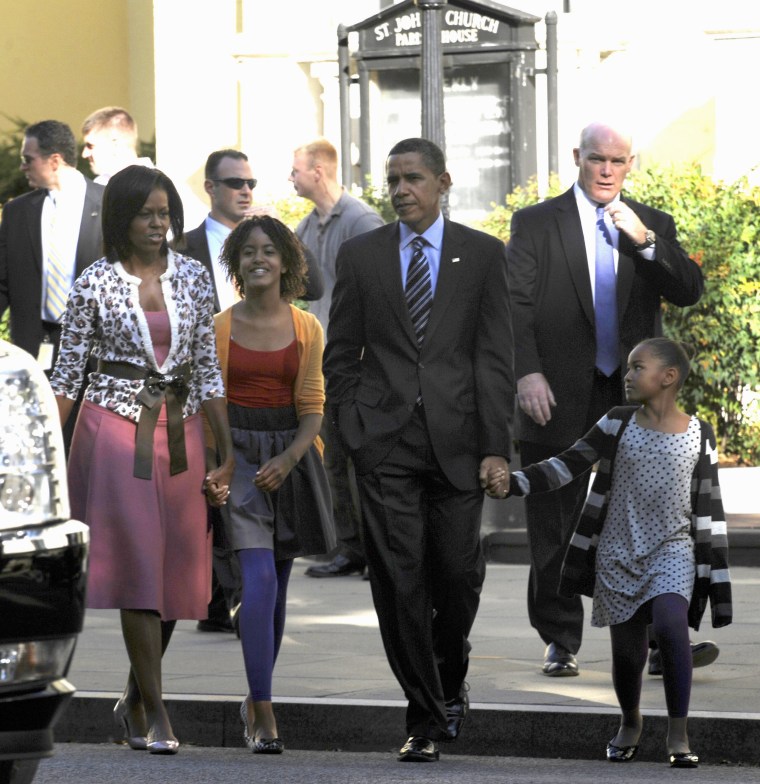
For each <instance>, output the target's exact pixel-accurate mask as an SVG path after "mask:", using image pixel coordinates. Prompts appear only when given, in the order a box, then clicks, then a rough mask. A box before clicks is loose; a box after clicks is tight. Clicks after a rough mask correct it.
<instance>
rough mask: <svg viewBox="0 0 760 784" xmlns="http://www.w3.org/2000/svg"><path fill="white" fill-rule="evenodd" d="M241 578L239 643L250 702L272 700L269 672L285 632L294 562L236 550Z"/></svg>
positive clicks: (268, 552)
mask: <svg viewBox="0 0 760 784" xmlns="http://www.w3.org/2000/svg"><path fill="white" fill-rule="evenodd" d="M237 555H238V561H239V563H240V572H241V575H242V578H243V595H242V598H241V602H240V619H239V620H240V641H241V642H242V644H243V661H244V662H245V674H246V677H247V679H248V689H249V691H250V693H251V699H252V700H254V701H258V700H271V699H272V671H273V670H274V663H275V661H277V654H278V653H279V650H280V643H281V642H282V635H283V632H284V630H285V603H286V600H287V593H288V580H289V579H290V570H291V568H292V567H293V560H292V559H288V560H283V561H275V560H274V553H273V552H272V551H271V550H265V549H263V548H258V547H257V548H251V549H248V550H238V551H237Z"/></svg>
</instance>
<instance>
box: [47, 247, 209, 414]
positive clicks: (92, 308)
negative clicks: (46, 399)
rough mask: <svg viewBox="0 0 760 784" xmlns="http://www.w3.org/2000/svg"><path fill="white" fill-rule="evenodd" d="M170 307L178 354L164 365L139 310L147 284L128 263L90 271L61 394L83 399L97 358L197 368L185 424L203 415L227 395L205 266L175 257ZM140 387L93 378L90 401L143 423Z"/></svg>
mask: <svg viewBox="0 0 760 784" xmlns="http://www.w3.org/2000/svg"><path fill="white" fill-rule="evenodd" d="M160 280H161V287H162V289H163V294H164V302H165V303H166V309H167V312H168V315H169V322H170V324H171V347H170V349H169V354H168V355H167V357H166V361H165V362H164V363H163V365H161V366H159V365H158V363H157V361H156V355H155V353H154V351H153V342H152V340H151V337H150V331H149V329H148V322H147V320H146V318H145V313H144V312H143V310H142V308H141V307H140V298H139V295H138V287H139V285H140V279H139V278H137V277H134V276H133V275H130V274H129V273H128V272H127V271H126V270H125V269H124V267H123V265H122V264H121V262H119V261H117V262H110V261H108V260H107V259H105V258H102V259H100V260H99V261H96V262H95V263H94V264H91V265H90V266H89V267H88V268H87V269H86V270H85V271H84V272H83V273H82V274H81V275H80V276H79V278H77V280H76V282H75V283H74V286H73V288H72V289H71V292H70V294H69V300H68V304H67V307H66V313H65V315H64V319H63V329H62V333H61V342H60V350H59V355H58V360H57V362H56V365H55V369H54V371H53V375H52V377H51V379H50V382H51V385H52V387H53V391H54V392H55V394H56V395H62V396H64V397H68V398H71V399H76V397H77V394H78V392H79V390H80V389H81V388H82V384H83V383H84V375H85V372H86V370H87V360H88V357H89V356H90V355H92V357H93V358H94V359H96V360H98V359H102V360H105V361H107V362H129V363H130V364H132V365H137V366H138V367H141V368H145V369H146V371H147V370H156V371H158V372H159V373H171V371H172V370H173V369H174V368H176V367H177V366H178V365H182V364H184V363H189V364H190V366H191V368H192V375H191V380H190V394H189V395H188V397H187V400H186V402H185V405H184V409H183V415H184V416H185V417H188V416H190V415H191V414H194V413H196V412H197V411H198V410H199V409H200V405H201V403H202V402H203V401H204V400H208V399H210V398H215V397H223V396H224V383H223V381H222V374H221V371H220V369H219V361H218V359H217V354H216V342H215V339H214V319H213V312H214V292H213V286H212V283H211V278H210V276H209V274H208V272H207V270H206V269H205V267H203V265H202V264H201V263H200V262H198V261H195V259H191V258H189V257H187V256H181V255H179V254H177V253H175V252H174V251H171V250H170V251H169V256H168V259H167V268H166V272H165V273H164V274H163V275H162V276H161V278H160ZM142 386H143V382H142V381H141V380H138V381H129V380H126V379H121V378H114V377H113V376H109V375H105V374H103V373H97V372H94V373H91V374H90V378H89V385H88V387H87V390H86V392H85V400H88V401H90V402H91V403H95V404H97V405H99V406H103V407H104V408H107V409H109V410H111V411H114V412H116V413H117V414H120V415H121V416H124V417H127V418H128V419H130V420H132V421H134V422H136V421H138V420H139V418H140V411H141V409H142V405H141V403H140V401H139V400H138V399H137V393H138V392H139V391H140V389H141V388H142Z"/></svg>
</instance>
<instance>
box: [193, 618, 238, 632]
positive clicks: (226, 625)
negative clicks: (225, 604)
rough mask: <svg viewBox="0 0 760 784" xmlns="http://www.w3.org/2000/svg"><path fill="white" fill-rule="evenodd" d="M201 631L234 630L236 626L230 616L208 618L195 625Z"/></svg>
mask: <svg viewBox="0 0 760 784" xmlns="http://www.w3.org/2000/svg"><path fill="white" fill-rule="evenodd" d="M195 628H196V629H197V630H198V631H199V632H234V631H235V627H234V626H233V625H232V621H231V620H230V619H229V618H206V619H205V620H203V621H198V625H197V626H196V627H195Z"/></svg>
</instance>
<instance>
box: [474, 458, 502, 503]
mask: <svg viewBox="0 0 760 784" xmlns="http://www.w3.org/2000/svg"><path fill="white" fill-rule="evenodd" d="M479 478H480V486H481V487H482V488H483V489H484V490H485V491H486V495H488V496H490V497H491V498H506V497H507V495H508V494H509V463H507V461H506V460H505V459H504V458H503V457H499V456H497V455H489V456H488V457H484V458H483V459H482V460H481V461H480V473H479Z"/></svg>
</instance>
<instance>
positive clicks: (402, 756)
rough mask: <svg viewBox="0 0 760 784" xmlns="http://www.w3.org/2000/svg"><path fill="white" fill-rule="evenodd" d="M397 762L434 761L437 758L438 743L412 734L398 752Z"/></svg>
mask: <svg viewBox="0 0 760 784" xmlns="http://www.w3.org/2000/svg"><path fill="white" fill-rule="evenodd" d="M398 759H399V762H435V761H436V760H437V759H438V744H437V743H436V742H435V741H434V740H430V738H423V737H422V736H421V735H412V737H411V738H409V740H407V742H406V743H405V744H404V745H403V746H402V747H401V751H399V753H398Z"/></svg>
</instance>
